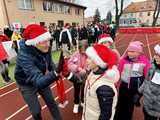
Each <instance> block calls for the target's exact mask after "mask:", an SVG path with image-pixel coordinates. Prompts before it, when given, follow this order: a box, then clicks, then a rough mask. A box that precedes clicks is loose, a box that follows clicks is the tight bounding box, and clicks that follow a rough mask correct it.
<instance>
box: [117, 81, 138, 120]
mask: <svg viewBox="0 0 160 120" xmlns="http://www.w3.org/2000/svg"><path fill="white" fill-rule="evenodd" d="M135 95H136V91H134V90H130V89H128V84H127V83H124V82H122V83H121V85H120V89H119V96H118V103H117V107H116V112H115V117H114V120H132V115H133V111H134V96H135Z"/></svg>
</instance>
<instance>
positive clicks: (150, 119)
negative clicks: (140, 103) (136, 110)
mask: <svg viewBox="0 0 160 120" xmlns="http://www.w3.org/2000/svg"><path fill="white" fill-rule="evenodd" d="M143 113H144V120H160V119H159V118H157V117H154V116H151V115H149V114H148V113H147V112H146V110H145V108H143Z"/></svg>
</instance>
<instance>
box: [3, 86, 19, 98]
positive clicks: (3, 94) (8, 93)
mask: <svg viewBox="0 0 160 120" xmlns="http://www.w3.org/2000/svg"><path fill="white" fill-rule="evenodd" d="M16 90H18V88H15V89H13V90H10V91H8V92H6V93H4V94H2V95H0V98H1V97H4V96H5V95H8V94H9V93H12V92H14V91H16Z"/></svg>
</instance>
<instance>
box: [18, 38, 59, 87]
mask: <svg viewBox="0 0 160 120" xmlns="http://www.w3.org/2000/svg"><path fill="white" fill-rule="evenodd" d="M54 66H55V65H54V64H53V63H52V59H51V50H49V52H48V53H46V54H44V53H42V52H40V51H39V50H38V49H36V48H35V47H33V46H26V45H25V41H24V40H22V41H20V51H19V53H18V56H17V62H16V68H15V79H16V82H17V83H18V84H19V85H23V86H34V87H37V88H38V89H42V88H45V87H47V86H49V85H50V84H51V83H52V82H54V81H55V80H57V79H58V77H57V74H56V72H55V70H54V69H55V67H54ZM46 70H48V72H47V73H46Z"/></svg>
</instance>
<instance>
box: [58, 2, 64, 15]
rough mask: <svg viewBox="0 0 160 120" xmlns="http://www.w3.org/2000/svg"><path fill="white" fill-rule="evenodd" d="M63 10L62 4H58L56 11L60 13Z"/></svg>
mask: <svg viewBox="0 0 160 120" xmlns="http://www.w3.org/2000/svg"><path fill="white" fill-rule="evenodd" d="M63 11H64V6H63V5H62V4H59V10H58V12H60V13H62V12H63Z"/></svg>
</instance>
